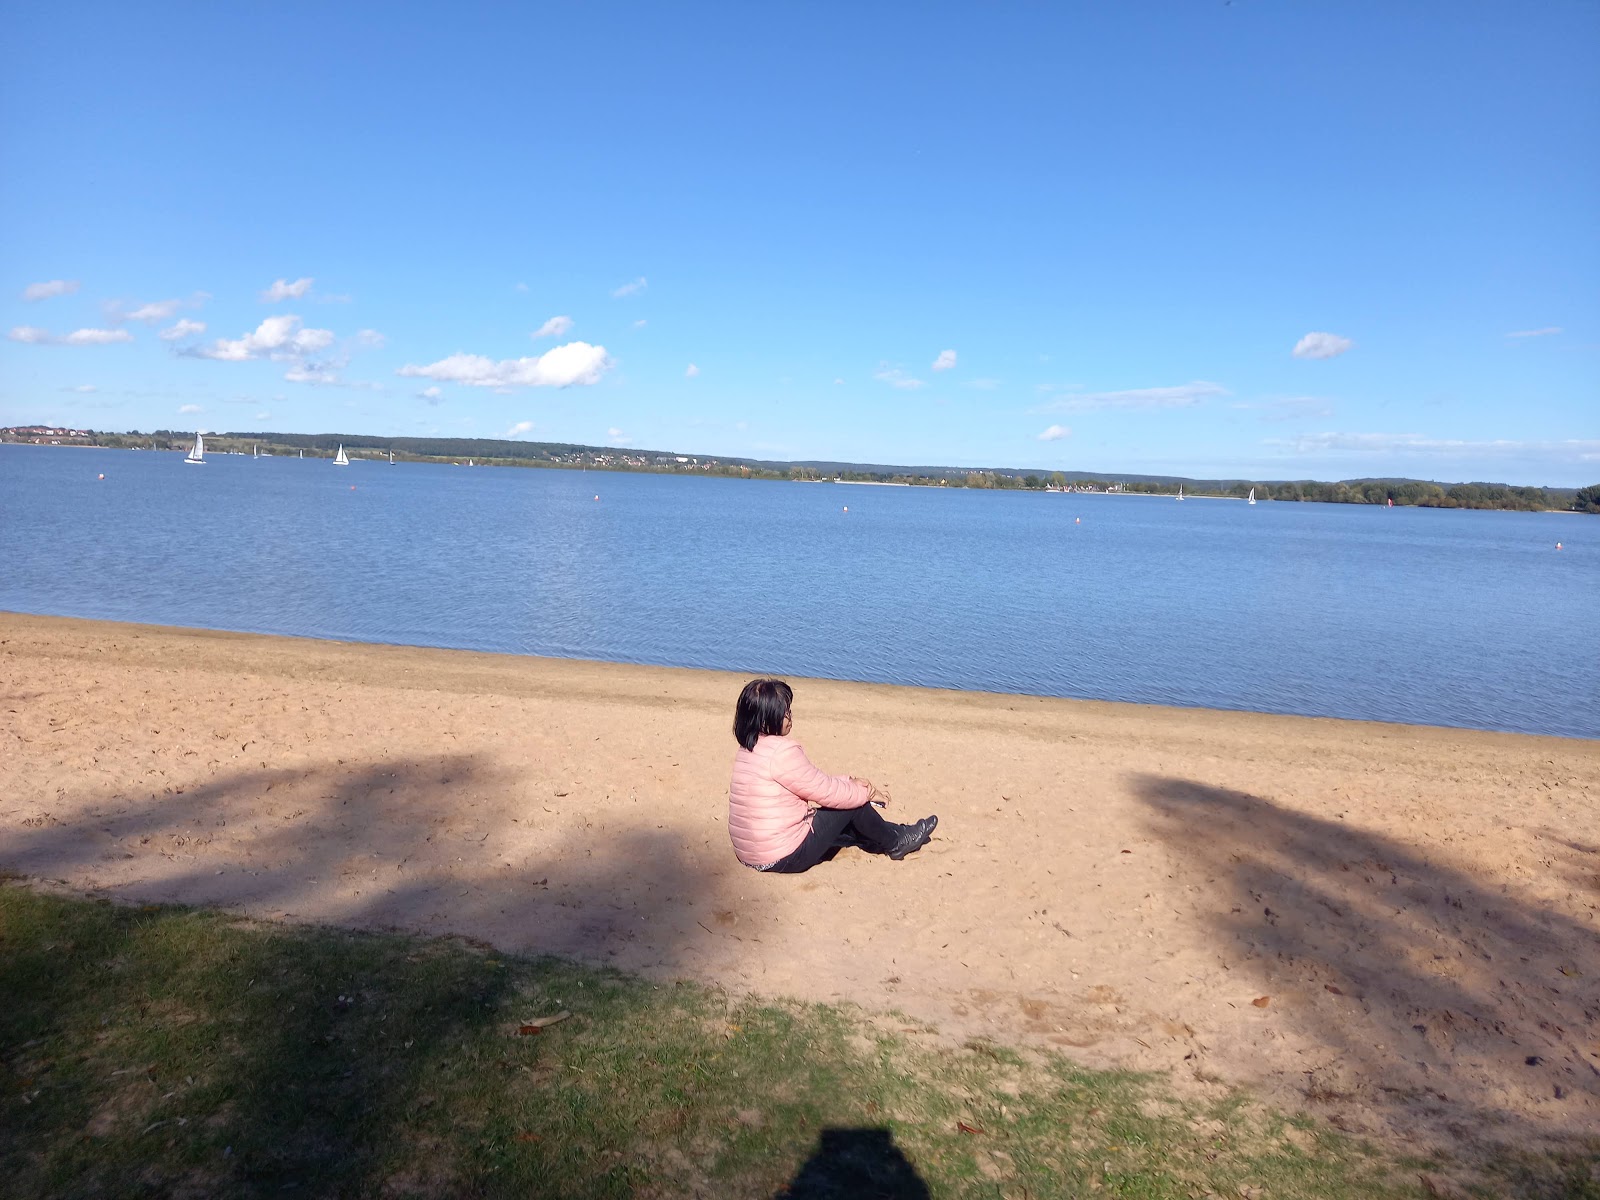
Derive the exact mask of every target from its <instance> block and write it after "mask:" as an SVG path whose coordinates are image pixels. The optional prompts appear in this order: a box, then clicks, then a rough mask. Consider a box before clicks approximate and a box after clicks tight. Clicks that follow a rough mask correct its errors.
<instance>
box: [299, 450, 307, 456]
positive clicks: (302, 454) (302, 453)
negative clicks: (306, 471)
mask: <svg viewBox="0 0 1600 1200" xmlns="http://www.w3.org/2000/svg"><path fill="white" fill-rule="evenodd" d="M305 456H306V452H305V451H304V450H302V451H300V457H301V458H304V457H305Z"/></svg>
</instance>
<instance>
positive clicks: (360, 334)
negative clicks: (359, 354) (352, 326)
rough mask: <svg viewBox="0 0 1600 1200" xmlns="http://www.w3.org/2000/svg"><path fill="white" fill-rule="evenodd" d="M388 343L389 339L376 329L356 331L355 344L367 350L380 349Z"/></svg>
mask: <svg viewBox="0 0 1600 1200" xmlns="http://www.w3.org/2000/svg"><path fill="white" fill-rule="evenodd" d="M388 344H389V339H388V338H386V337H384V336H383V334H381V333H379V332H378V331H377V330H376V329H362V330H358V331H357V332H356V345H358V346H361V347H362V348H364V349H367V350H382V349H383V348H384V347H385V346H387V345H388Z"/></svg>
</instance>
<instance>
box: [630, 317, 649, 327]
mask: <svg viewBox="0 0 1600 1200" xmlns="http://www.w3.org/2000/svg"><path fill="white" fill-rule="evenodd" d="M648 324H650V322H649V321H646V320H645V319H644V318H643V317H640V318H639V319H638V320H637V321H635V322H634V323H633V327H634V328H635V329H643V328H644V327H645V326H646V325H648Z"/></svg>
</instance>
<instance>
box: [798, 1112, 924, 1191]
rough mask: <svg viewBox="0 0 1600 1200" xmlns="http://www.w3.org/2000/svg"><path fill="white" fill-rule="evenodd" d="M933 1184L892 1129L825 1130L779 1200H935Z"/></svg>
mask: <svg viewBox="0 0 1600 1200" xmlns="http://www.w3.org/2000/svg"><path fill="white" fill-rule="evenodd" d="M929 1196H930V1193H929V1191H928V1185H927V1184H926V1183H924V1182H923V1180H922V1176H920V1175H918V1174H917V1169H916V1168H915V1167H913V1166H912V1165H911V1160H910V1159H908V1158H907V1157H906V1156H905V1155H904V1154H903V1153H901V1151H900V1148H899V1147H898V1146H896V1145H895V1144H894V1138H893V1136H892V1135H891V1134H890V1133H889V1131H888V1130H887V1129H824V1130H823V1131H822V1136H821V1137H820V1138H818V1139H817V1149H816V1153H814V1154H813V1155H812V1156H811V1157H810V1158H808V1159H806V1161H805V1162H804V1163H803V1164H802V1165H801V1167H800V1170H799V1171H797V1172H796V1173H795V1177H794V1178H793V1179H792V1180H790V1181H789V1183H788V1184H787V1185H786V1186H785V1187H784V1188H782V1189H781V1190H780V1191H779V1192H778V1196H777V1200H844V1198H846V1197H850V1198H852V1200H853V1198H856V1197H862V1198H865V1197H873V1198H874V1200H929Z"/></svg>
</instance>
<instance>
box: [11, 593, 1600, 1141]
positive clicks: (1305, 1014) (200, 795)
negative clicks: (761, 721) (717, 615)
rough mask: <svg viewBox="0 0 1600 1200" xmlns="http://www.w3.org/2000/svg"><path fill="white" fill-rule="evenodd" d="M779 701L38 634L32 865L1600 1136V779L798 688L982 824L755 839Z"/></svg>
mask: <svg viewBox="0 0 1600 1200" xmlns="http://www.w3.org/2000/svg"><path fill="white" fill-rule="evenodd" d="M744 679H745V677H744V676H735V675H730V674H723V673H717V672H708V671H690V670H678V669H670V668H658V667H639V666H626V665H616V664H609V663H592V662H575V661H566V660H555V659H538V658H519V657H512V656H504V655H490V654H477V653H466V652H459V651H446V650H429V649H418V648H411V647H393V646H374V645H352V644H346V643H333V642H319V641H308V640H300V639H291V638H277V637H262V636H254V635H243V634H228V633H212V632H204V631H195V630H179V629H168V628H158V627H151V626H137V625H119V624H110V623H102V622H92V621H76V620H67V619H61V618H50V617H34V616H21V615H15V614H0V868H3V869H6V870H9V871H12V872H19V873H23V874H26V875H29V876H35V877H39V878H43V879H48V880H56V881H61V882H63V883H65V884H66V885H68V886H70V887H72V888H75V889H79V890H82V891H89V892H95V893H99V894H104V895H107V896H111V897H114V898H118V899H121V900H128V901H139V902H153V901H182V902H185V903H193V904H204V905H212V906H220V907H224V908H229V909H233V910H235V911H239V912H242V913H247V914H250V915H253V916H256V917H263V918H269V919H290V920H298V921H330V922H339V923H344V924H349V925H358V926H371V927H385V928H401V929H406V930H416V931H420V932H424V933H438V934H445V933H450V934H461V935H466V936H470V937H474V938H479V939H483V940H485V941H487V942H490V943H493V944H494V945H496V946H498V947H501V948H502V949H505V950H508V951H519V952H548V953H553V954H559V955H564V956H569V957H573V958H577V959H582V960H586V961H591V962H598V963H603V964H608V965H612V966H615V967H618V968H621V969H625V970H630V971H639V972H643V973H645V974H647V975H650V976H652V977H657V978H692V979H697V980H702V981H706V982H709V983H712V984H717V985H721V986H723V987H725V988H727V989H729V990H730V991H734V992H746V991H749V992H755V993H758V994H763V995H773V996H792V997H799V998H802V999H808V1000H823V1001H831V1000H846V1001H853V1002H855V1003H858V1004H860V1005H863V1006H865V1007H866V1008H867V1009H869V1010H872V1011H874V1012H886V1011H890V1010H893V1011H897V1012H900V1013H903V1014H905V1015H906V1016H907V1017H909V1018H911V1022H908V1024H909V1023H912V1022H914V1023H916V1024H917V1025H919V1026H920V1025H926V1026H928V1027H929V1028H930V1030H931V1032H930V1034H929V1036H937V1037H946V1038H957V1039H960V1038H973V1037H989V1038H993V1039H995V1040H997V1041H1000V1042H1006V1043H1013V1044H1019V1045H1023V1046H1027V1045H1034V1046H1040V1047H1049V1048H1053V1049H1057V1050H1059V1051H1061V1052H1063V1053H1065V1054H1066V1055H1068V1056H1070V1057H1072V1058H1073V1059H1075V1060H1077V1061H1080V1062H1082V1063H1084V1064H1085V1065H1088V1066H1095V1067H1103V1066H1119V1067H1131V1068H1139V1069H1152V1070H1161V1071H1166V1072H1170V1074H1171V1077H1172V1079H1173V1080H1174V1082H1175V1084H1176V1085H1178V1087H1179V1089H1180V1091H1185V1092H1188V1093H1193V1092H1194V1091H1196V1090H1202V1091H1203V1090H1206V1089H1215V1088H1217V1087H1218V1086H1219V1085H1220V1084H1244V1085H1247V1086H1248V1087H1250V1088H1251V1089H1252V1090H1253V1091H1254V1092H1255V1093H1256V1094H1257V1095H1259V1096H1260V1097H1261V1098H1262V1099H1264V1100H1267V1101H1270V1102H1272V1103H1274V1104H1277V1105H1279V1106H1281V1107H1284V1108H1286V1109H1289V1110H1291V1111H1298V1110H1304V1111H1306V1112H1309V1113H1312V1114H1314V1115H1317V1116H1319V1117H1323V1118H1326V1119H1328V1120H1331V1121H1333V1122H1334V1123H1335V1124H1337V1125H1339V1126H1341V1127H1343V1128H1345V1129H1349V1130H1353V1131H1364V1132H1369V1133H1371V1134H1373V1135H1377V1136H1381V1137H1382V1138H1383V1139H1384V1140H1385V1141H1389V1142H1401V1143H1404V1142H1407V1141H1412V1142H1415V1143H1416V1144H1418V1145H1423V1144H1435V1143H1438V1142H1440V1141H1449V1140H1452V1139H1466V1138H1473V1139H1476V1138H1506V1139H1517V1140H1520V1141H1522V1142H1524V1143H1526V1142H1528V1141H1529V1140H1530V1139H1536V1138H1538V1137H1541V1136H1544V1135H1560V1134H1564V1133H1573V1132H1583V1131H1589V1132H1592V1131H1594V1130H1596V1129H1600V819H1597V812H1596V808H1597V801H1600V744H1597V743H1595V742H1588V741H1580V740H1569V739H1560V738H1545V737H1529V736H1523V735H1513V734H1496V733H1482V732H1473V731H1461V730H1453V729H1439V728H1424V727H1415V726H1400V725H1378V724H1367V723H1360V722H1351V721H1335V720H1319V719H1308V718H1301V717H1279V716H1262V715H1255V714H1247V713H1224V712H1213V711H1203V710H1182V709H1165V708H1152V707H1145V706H1138V705H1123V704H1104V703H1090V702H1082V701H1070V700H1059V699H1040V698H1035V697H1022V696H1005V695H988V694H973V693H960V692H940V691H931V690H922V689H914V688H898V687H888V686H878V685H867V684H854V683H835V682H827V681H808V680H795V681H793V682H795V685H796V702H795V735H796V736H797V737H798V738H799V739H800V740H801V741H802V742H804V743H805V746H806V748H807V751H808V753H809V754H810V756H811V757H812V759H813V760H814V761H815V762H816V763H817V764H818V765H820V766H822V767H823V768H824V769H825V770H830V771H834V772H852V773H855V774H858V775H864V776H868V777H870V778H872V779H873V780H875V781H877V782H879V783H881V784H885V785H887V786H888V787H889V788H890V789H891V791H892V792H893V795H894V798H895V799H894V804H893V805H892V806H891V808H890V810H889V812H888V814H887V815H888V816H890V817H891V818H899V819H902V820H911V819H914V818H916V817H921V816H924V815H926V814H927V813H930V812H937V813H938V814H939V818H940V824H939V830H938V833H937V834H936V835H935V839H934V841H933V842H932V843H931V844H929V845H928V846H927V847H926V848H924V849H923V850H922V851H920V852H919V853H917V854H916V855H914V856H912V857H911V858H908V859H907V860H906V861H904V862H902V863H893V862H889V861H888V860H886V859H882V858H876V857H870V856H867V855H864V854H862V853H860V852H858V851H853V850H851V851H846V852H844V853H843V854H841V855H840V857H839V858H838V859H837V860H836V861H834V862H832V863H828V864H823V865H822V866H820V867H818V868H816V869H815V870H813V871H811V872H810V873H808V874H805V875H801V876H782V877H779V876H767V875H761V874H758V873H756V872H754V871H751V870H749V869H747V868H745V867H742V866H740V865H739V864H738V863H737V862H736V861H735V860H734V858H733V855H732V852H731V850H730V848H729V845H728V838H727V833H726V827H725V826H726V787H727V778H728V769H729V766H730V764H731V760H732V756H733V751H734V743H733V739H732V735H731V733H730V731H729V726H730V724H731V720H732V712H733V701H734V698H735V697H736V695H737V694H738V689H739V687H740V686H741V685H742V683H743V682H744Z"/></svg>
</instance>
